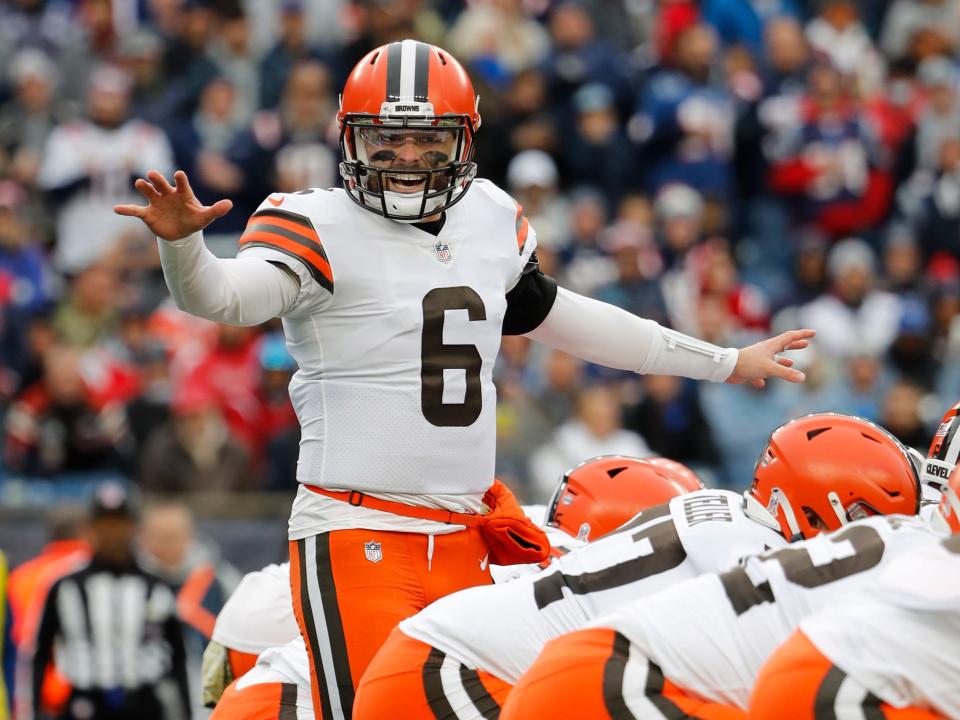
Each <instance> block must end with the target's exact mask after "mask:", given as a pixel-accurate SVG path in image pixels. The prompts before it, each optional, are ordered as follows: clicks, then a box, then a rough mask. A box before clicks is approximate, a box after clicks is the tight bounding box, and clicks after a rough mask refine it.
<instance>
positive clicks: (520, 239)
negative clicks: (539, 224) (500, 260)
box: [513, 200, 530, 255]
mask: <svg viewBox="0 0 960 720" xmlns="http://www.w3.org/2000/svg"><path fill="white" fill-rule="evenodd" d="M513 204H514V205H516V206H517V217H516V225H517V248H518V249H519V250H520V254H521V255H522V254H523V246H524V245H526V244H527V232H528V231H529V229H530V223H529V222H527V218H526V217H525V216H524V214H523V206H522V205H521V204H520V203H518V202H517V201H516V200H514V201H513Z"/></svg>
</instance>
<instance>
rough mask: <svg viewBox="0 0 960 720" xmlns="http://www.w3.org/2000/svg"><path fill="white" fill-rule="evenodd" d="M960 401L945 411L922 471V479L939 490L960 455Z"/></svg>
mask: <svg viewBox="0 0 960 720" xmlns="http://www.w3.org/2000/svg"><path fill="white" fill-rule="evenodd" d="M958 414H960V403H957V404H956V405H954V406H953V407H952V408H950V409H949V410H947V412H946V413H944V415H943V418H942V419H941V420H940V426H939V427H938V428H937V432H936V433H934V435H933V441H932V442H931V443H930V450H928V451H927V459H926V461H925V462H924V463H923V469H922V470H921V472H920V481H921V482H923V483H925V484H926V485H930V486H932V487H934V488H935V489H937V490H942V489H943V488H944V487H945V486H946V484H947V480H949V478H950V475H951V473H953V469H954V468H955V467H956V465H957V459H958V457H960V433H958V432H957V430H958V429H960V420H958Z"/></svg>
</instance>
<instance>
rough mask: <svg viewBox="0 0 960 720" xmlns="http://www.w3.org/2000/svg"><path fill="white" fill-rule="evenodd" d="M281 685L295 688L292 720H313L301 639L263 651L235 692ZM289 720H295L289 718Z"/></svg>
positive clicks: (306, 660) (307, 668)
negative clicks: (294, 706) (266, 685)
mask: <svg viewBox="0 0 960 720" xmlns="http://www.w3.org/2000/svg"><path fill="white" fill-rule="evenodd" d="M265 683H282V684H286V685H296V687H297V717H296V719H295V720H313V719H314V713H313V699H312V696H311V695H310V658H309V656H308V655H307V646H306V645H304V644H303V638H301V637H297V638H296V639H295V640H291V641H290V642H288V643H286V644H285V645H282V646H281V647H274V648H270V649H269V650H265V651H263V652H262V653H261V654H260V657H258V658H257V664H256V665H254V666H253V667H252V668H251V669H250V671H249V672H247V673H245V674H244V676H243V677H241V678H240V679H239V680H237V689H239V690H243V689H244V688H247V687H250V686H251V685H262V684H265ZM291 720H294V719H293V718H291Z"/></svg>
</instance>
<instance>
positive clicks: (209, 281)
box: [157, 232, 300, 325]
mask: <svg viewBox="0 0 960 720" xmlns="http://www.w3.org/2000/svg"><path fill="white" fill-rule="evenodd" d="M157 243H158V245H159V248H160V264H161V265H162V266H163V277H164V278H165V279H166V281H167V287H168V288H170V294H171V295H172V296H173V299H174V301H175V302H176V303H177V307H179V308H180V309H181V310H185V311H186V312H188V313H190V314H191V315H197V316H198V317H202V318H205V319H206V320H213V321H214V322H221V323H225V324H228V325H259V324H261V323H265V322H266V321H267V320H270V319H271V318H275V317H277V316H278V315H281V314H283V313H284V312H285V311H287V310H289V309H290V308H291V307H293V304H294V302H296V299H297V296H298V295H299V294H300V284H299V282H298V281H297V278H296V277H294V276H293V275H292V274H290V273H289V272H287V271H286V270H283V269H282V268H280V267H277V266H276V265H273V264H272V263H269V262H267V261H266V260H263V259H262V258H236V259H233V260H225V259H221V258H218V257H216V256H215V255H214V254H213V253H211V252H210V251H209V250H207V248H206V246H205V245H204V244H203V233H199V232H198V233H194V234H193V235H189V236H187V237H185V238H181V239H180V240H174V241H173V242H167V241H166V240H160V239H159V238H158V239H157Z"/></svg>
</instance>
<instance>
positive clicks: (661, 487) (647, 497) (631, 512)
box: [546, 455, 703, 541]
mask: <svg viewBox="0 0 960 720" xmlns="http://www.w3.org/2000/svg"><path fill="white" fill-rule="evenodd" d="M701 489H703V483H702V482H700V479H699V478H698V477H697V476H696V475H695V474H694V473H693V471H692V470H690V468H688V467H687V466H686V465H683V464H682V463H678V462H675V461H673V460H667V459H666V458H646V459H643V460H641V459H640V458H634V457H627V456H625V455H603V456H601V457H596V458H593V459H591V460H586V461H584V462H582V463H580V464H579V465H577V466H576V467H575V468H573V469H572V470H568V471H567V472H566V473H565V474H564V476H563V478H561V480H560V484H559V485H558V486H557V489H556V490H555V491H554V493H553V497H552V498H551V499H550V504H549V505H548V509H547V518H546V519H547V525H550V526H551V527H555V528H559V529H561V530H563V531H564V532H565V533H567V534H568V535H572V536H574V537H576V538H577V539H578V540H587V541H591V540H596V539H597V538H598V537H600V536H601V535H605V534H607V533H608V532H610V531H611V530H616V529H617V528H618V527H620V526H621V525H623V524H624V523H625V522H627V521H628V520H629V519H630V518H632V517H634V516H635V515H636V514H637V513H639V512H640V511H642V510H645V509H646V508H649V507H653V506H654V505H660V504H661V503H665V502H667V501H668V500H670V499H671V498H675V497H677V496H678V495H685V494H686V493H688V492H693V491H694V490H701Z"/></svg>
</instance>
